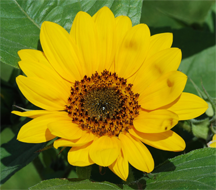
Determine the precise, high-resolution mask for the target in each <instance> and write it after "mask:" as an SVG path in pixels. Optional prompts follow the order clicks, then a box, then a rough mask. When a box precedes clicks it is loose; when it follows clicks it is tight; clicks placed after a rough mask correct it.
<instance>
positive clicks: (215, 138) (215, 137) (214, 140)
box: [207, 134, 216, 148]
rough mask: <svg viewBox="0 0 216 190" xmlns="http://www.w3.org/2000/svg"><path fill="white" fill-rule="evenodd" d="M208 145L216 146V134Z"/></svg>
mask: <svg viewBox="0 0 216 190" xmlns="http://www.w3.org/2000/svg"><path fill="white" fill-rule="evenodd" d="M207 145H208V147H211V148H216V134H215V135H214V136H213V138H212V141H210V142H209V143H208V144H207Z"/></svg>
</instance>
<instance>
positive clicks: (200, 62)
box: [179, 46, 216, 97]
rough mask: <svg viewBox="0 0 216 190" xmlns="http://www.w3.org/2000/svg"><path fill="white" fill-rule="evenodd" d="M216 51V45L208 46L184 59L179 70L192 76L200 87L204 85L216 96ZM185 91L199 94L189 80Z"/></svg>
mask: <svg viewBox="0 0 216 190" xmlns="http://www.w3.org/2000/svg"><path fill="white" fill-rule="evenodd" d="M215 51H216V46H213V47H210V48H207V49H205V50H203V51H202V52H200V53H197V54H195V55H193V56H191V57H189V58H187V59H184V60H183V61H182V63H181V65H180V67H179V70H181V71H182V72H184V73H185V74H186V75H187V76H188V77H190V78H191V79H192V80H193V82H194V83H195V84H196V85H197V86H198V87H199V88H200V89H202V85H203V86H204V88H205V89H206V91H207V92H208V94H209V95H210V96H212V97H215V96H216V88H215V86H216V70H215V63H216V57H215ZM184 91H186V92H191V93H194V94H197V91H196V89H195V88H194V86H193V84H192V83H191V82H190V81H189V80H188V82H187V85H186V87H185V90H184Z"/></svg>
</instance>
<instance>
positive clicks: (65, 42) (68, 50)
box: [40, 21, 81, 82]
mask: <svg viewBox="0 0 216 190" xmlns="http://www.w3.org/2000/svg"><path fill="white" fill-rule="evenodd" d="M40 40H41V45H42V48H43V51H44V53H45V55H46V57H47V59H48V60H49V62H50V63H51V64H52V66H53V67H54V68H55V70H56V71H57V72H58V73H59V74H60V75H61V76H62V77H63V78H64V79H66V80H68V81H70V82H74V81H75V80H81V67H80V64H79V59H78V57H77V52H76V51H77V48H76V45H75V43H74V42H73V40H72V38H71V36H70V35H69V34H68V33H67V31H66V30H65V29H64V28H62V27H61V26H60V25H58V24H56V23H52V22H48V21H45V22H43V24H42V25H41V32H40Z"/></svg>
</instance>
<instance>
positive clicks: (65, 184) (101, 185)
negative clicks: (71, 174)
mask: <svg viewBox="0 0 216 190" xmlns="http://www.w3.org/2000/svg"><path fill="white" fill-rule="evenodd" d="M33 189H43V190H45V189H100V190H101V189H110V190H112V189H113V190H117V189H121V188H119V187H118V186H117V185H115V184H112V183H109V182H91V181H89V180H80V179H71V180H67V179H50V180H45V181H42V182H40V183H38V184H37V185H35V186H33V187H30V188H29V190H33Z"/></svg>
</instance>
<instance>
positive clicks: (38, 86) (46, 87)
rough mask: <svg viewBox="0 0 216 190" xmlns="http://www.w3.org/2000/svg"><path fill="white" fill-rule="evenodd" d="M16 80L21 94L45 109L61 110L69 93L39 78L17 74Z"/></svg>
mask: <svg viewBox="0 0 216 190" xmlns="http://www.w3.org/2000/svg"><path fill="white" fill-rule="evenodd" d="M16 82H17V84H18V87H19V89H20V91H21V92H22V94H23V95H24V96H25V97H26V98H27V99H28V100H29V101H30V102H31V103H33V104H34V105H36V106H38V107H40V108H43V109H46V110H63V109H64V108H65V105H66V104H67V99H68V97H69V95H70V91H69V92H68V93H64V92H62V91H61V90H60V89H58V88H56V86H54V85H53V84H52V83H49V82H47V81H45V80H42V79H39V78H36V79H35V78H29V77H24V76H22V75H19V76H18V77H17V78H16Z"/></svg>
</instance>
